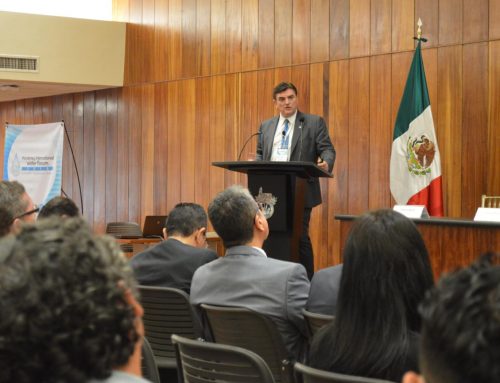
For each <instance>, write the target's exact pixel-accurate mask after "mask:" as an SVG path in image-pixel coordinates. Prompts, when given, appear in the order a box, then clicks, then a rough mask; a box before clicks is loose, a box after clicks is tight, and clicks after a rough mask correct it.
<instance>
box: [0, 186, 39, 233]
mask: <svg viewBox="0 0 500 383" xmlns="http://www.w3.org/2000/svg"><path fill="white" fill-rule="evenodd" d="M0 208H4V209H6V210H7V215H10V216H12V219H11V223H10V224H9V231H10V232H11V233H17V232H19V230H20V229H21V224H22V223H23V222H34V221H35V220H36V213H38V210H39V209H38V207H37V206H36V205H35V204H33V201H32V199H31V197H30V196H29V195H28V193H26V190H25V189H24V186H23V185H21V184H20V183H19V182H17V181H0Z"/></svg>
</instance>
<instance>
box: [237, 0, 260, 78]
mask: <svg viewBox="0 0 500 383" xmlns="http://www.w3.org/2000/svg"><path fill="white" fill-rule="evenodd" d="M258 66H259V0H244V1H242V2H241V70H242V71H248V70H252V69H257V68H258Z"/></svg>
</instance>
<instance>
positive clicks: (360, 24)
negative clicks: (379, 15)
mask: <svg viewBox="0 0 500 383" xmlns="http://www.w3.org/2000/svg"><path fill="white" fill-rule="evenodd" d="M395 1H396V0H395ZM370 30H371V25H370V0H351V2H350V8H349V57H359V56H367V55H369V54H370Z"/></svg>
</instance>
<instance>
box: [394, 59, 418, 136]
mask: <svg viewBox="0 0 500 383" xmlns="http://www.w3.org/2000/svg"><path fill="white" fill-rule="evenodd" d="M413 54H414V52H402V53H395V54H392V55H391V60H392V65H391V67H392V80H391V87H392V92H391V93H392V107H391V115H392V118H391V127H392V133H393V134H394V124H395V123H396V116H397V115H398V110H399V105H400V104H401V97H403V91H404V88H405V84H406V80H407V78H408V72H409V71H410V65H411V60H412V59H413Z"/></svg>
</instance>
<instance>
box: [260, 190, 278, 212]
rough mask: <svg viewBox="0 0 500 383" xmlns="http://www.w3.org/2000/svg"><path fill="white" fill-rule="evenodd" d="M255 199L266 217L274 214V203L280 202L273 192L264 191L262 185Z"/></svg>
mask: <svg viewBox="0 0 500 383" xmlns="http://www.w3.org/2000/svg"><path fill="white" fill-rule="evenodd" d="M255 201H256V202H257V204H258V205H259V209H260V210H261V211H262V213H263V214H264V217H266V219H269V218H271V217H272V216H273V214H274V205H276V202H278V198H276V197H275V196H273V195H272V194H271V193H262V187H260V188H259V194H258V195H256V196H255Z"/></svg>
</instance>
